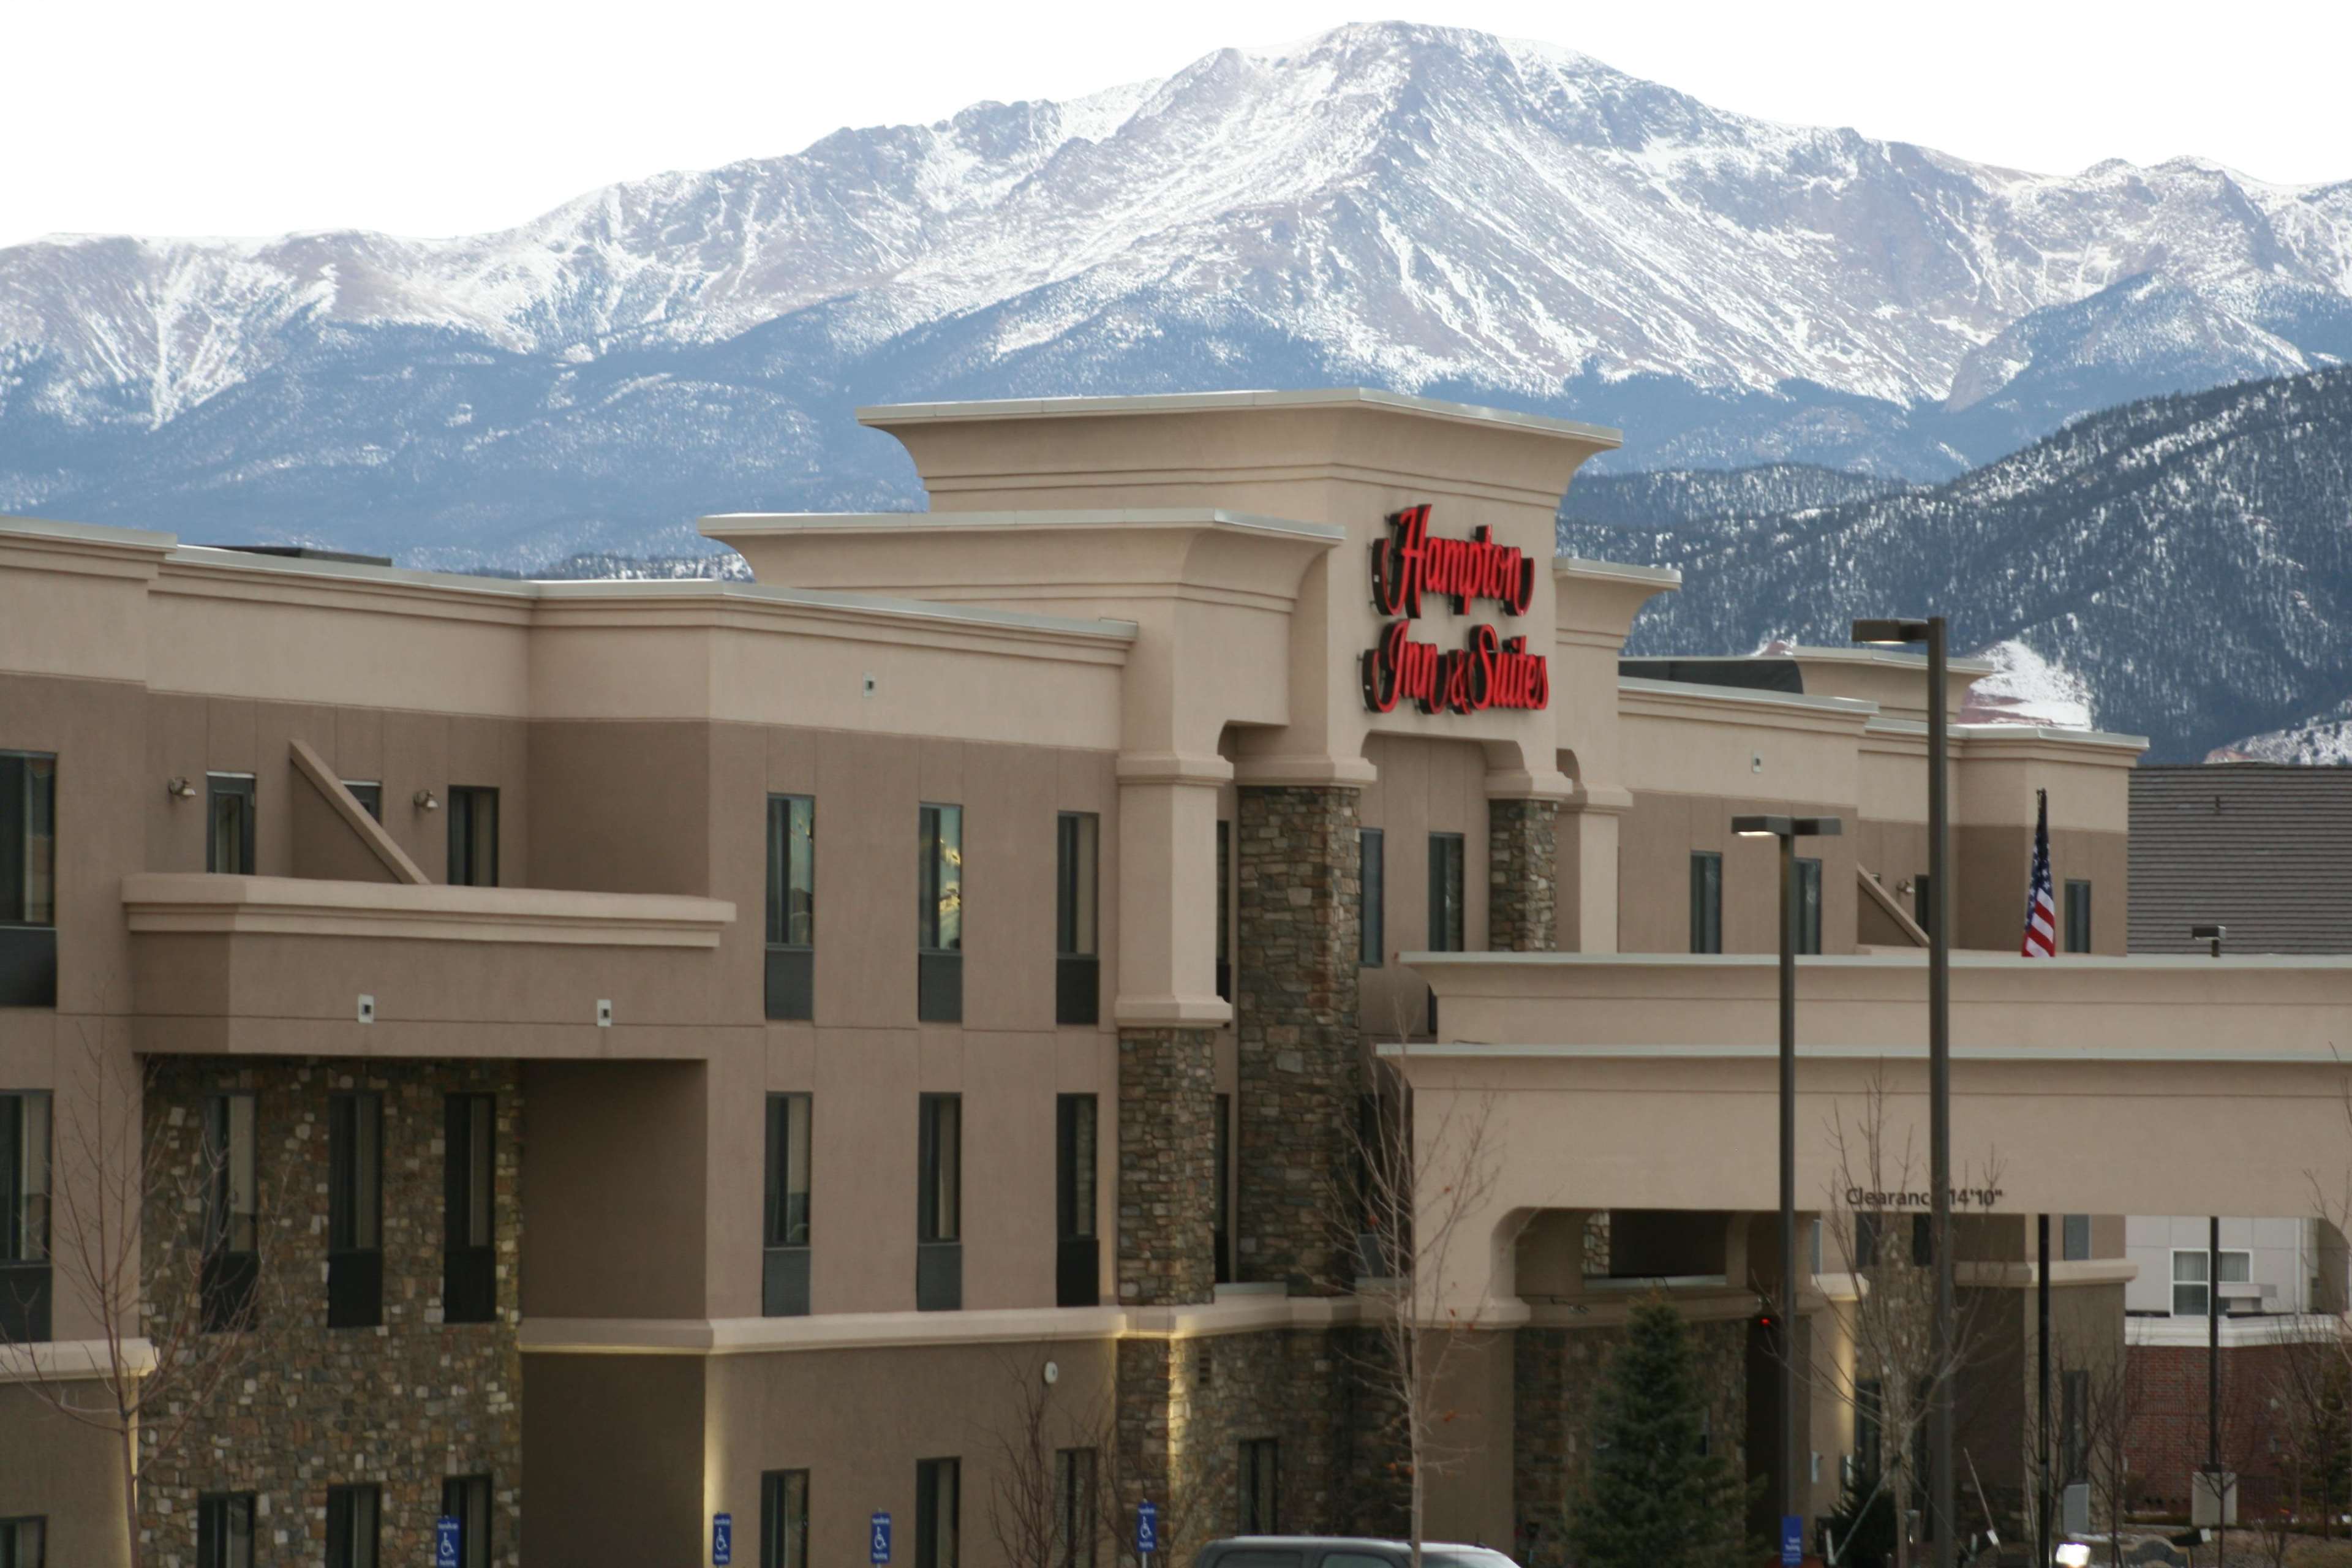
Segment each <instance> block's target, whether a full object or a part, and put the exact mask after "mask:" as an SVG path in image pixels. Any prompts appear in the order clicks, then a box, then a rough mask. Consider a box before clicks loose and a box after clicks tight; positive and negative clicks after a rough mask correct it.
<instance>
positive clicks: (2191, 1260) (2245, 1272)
mask: <svg viewBox="0 0 2352 1568" xmlns="http://www.w3.org/2000/svg"><path fill="white" fill-rule="evenodd" d="M2253 1262H2254V1255H2253V1254H2252V1253H2251V1252H2247V1251H2244V1250H2242V1249H2236V1248H2226V1247H2225V1248H2224V1249H2223V1250H2222V1253H2221V1283H2222V1284H2224V1285H2243V1284H2246V1283H2248V1282H2249V1281H2251V1280H2252V1279H2253ZM2212 1266H2213V1255H2212V1254H2211V1253H2210V1252H2209V1251H2207V1250H2206V1249H2205V1248H2204V1247H2183V1248H2180V1249H2179V1250H2178V1251H2176V1252H2174V1253H2173V1255H2172V1315H2173V1316H2174V1317H2176V1318H2202V1317H2204V1316H2206V1315H2207V1314H2208V1312H2210V1310H2211V1308H2212V1297H2211V1295H2210V1293H2209V1289H2208V1286H2207V1275H2208V1274H2209V1273H2210V1270H2211V1268H2212ZM2221 1312H2222V1315H2223V1316H2224V1317H2227V1316H2228V1315H2229V1308H2228V1307H2227V1306H2226V1305H2225V1306H2223V1308H2222V1309H2221Z"/></svg>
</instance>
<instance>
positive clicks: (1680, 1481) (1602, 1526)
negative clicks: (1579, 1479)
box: [1569, 1300, 1751, 1568]
mask: <svg viewBox="0 0 2352 1568" xmlns="http://www.w3.org/2000/svg"><path fill="white" fill-rule="evenodd" d="M1705 1406H1706V1392H1705V1390H1704V1389H1703V1388H1702V1387H1701V1386H1700V1384H1699V1377H1698V1368H1697V1366H1696V1363H1695V1362H1694V1360H1693V1358H1692V1355H1691V1346H1690V1340H1689V1337H1688V1335H1687V1334H1685V1331H1684V1330H1683V1321H1682V1319H1681V1318H1680V1317H1679V1316H1678V1315H1677V1314H1676V1313H1675V1310H1674V1309H1673V1308H1672V1307H1669V1306H1667V1305H1666V1304H1665V1303H1664V1302H1663V1301H1656V1300H1652V1301H1645V1302H1643V1303H1642V1304H1641V1305H1639V1306H1637V1307H1635V1308H1634V1309H1633V1315H1632V1317H1631V1319H1630V1320H1629V1321H1628V1322H1627V1324H1626V1337H1625V1343H1624V1344H1623V1346H1622V1347H1621V1348H1620V1349H1619V1350H1618V1352H1617V1353H1616V1355H1615V1357H1614V1358H1612V1361H1611V1363H1610V1366H1609V1373H1608V1377H1607V1380H1606V1381H1605V1382H1604V1383H1603V1384H1601V1390H1600V1397H1599V1401H1598V1409H1597V1411H1596V1413H1595V1417H1594V1421H1593V1431H1592V1458H1591V1465H1590V1466H1589V1467H1588V1468H1587V1471H1586V1475H1585V1483H1584V1493H1583V1495H1582V1497H1580V1499H1578V1500H1577V1504H1576V1509H1575V1511H1574V1514H1573V1516H1572V1517H1571V1518H1570V1521H1569V1540H1570V1549H1571V1552H1572V1553H1573V1559H1574V1561H1575V1562H1576V1563H1577V1564H1578V1568H1751V1564H1750V1561H1749V1559H1750V1552H1749V1551H1748V1543H1747V1541H1746V1539H1745V1536H1746V1522H1745V1518H1744V1516H1745V1513H1746V1510H1747V1504H1746V1499H1745V1489H1744V1488H1742V1487H1741V1485H1740V1483H1739V1481H1738V1479H1737V1478H1736V1477H1734V1476H1733V1474H1732V1473H1731V1468H1730V1467H1729V1466H1728V1465H1727V1464H1725V1463H1724V1461H1723V1458H1722V1456H1720V1455H1717V1454H1709V1453H1706V1451H1705V1449H1704V1446H1703V1440H1704V1434H1705V1428H1704V1426H1703V1425H1702V1417H1701V1415H1700V1412H1701V1411H1702V1410H1703V1409H1704V1408H1705Z"/></svg>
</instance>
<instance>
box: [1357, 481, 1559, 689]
mask: <svg viewBox="0 0 2352 1568" xmlns="http://www.w3.org/2000/svg"><path fill="white" fill-rule="evenodd" d="M1535 593H1536V563H1534V562H1533V561H1531V560H1529V559H1528V553H1527V552H1526V551H1524V550H1521V549H1519V548H1518V547H1517V545H1511V544H1497V543H1496V542H1494V540H1493V538H1492V537H1491V536H1490V535H1489V532H1488V531H1487V530H1486V528H1484V527H1480V528H1476V529H1473V530H1472V531H1471V534H1470V537H1469V538H1467V539H1442V538H1438V537H1435V536H1433V535H1432V534H1431V533H1430V531H1429V507H1428V505H1427V503H1425V502H1424V503H1423V504H1422V505H1420V506H1409V507H1407V508H1405V509H1404V510H1402V511H1398V512H1391V514H1390V515H1389V518H1388V536H1387V537H1386V538H1385V539H1381V540H1379V541H1377V542H1374V544H1373V545H1372V607H1373V608H1374V609H1376V610H1378V611H1380V613H1381V614H1382V615H1384V616H1397V617H1399V618H1398V619H1395V620H1392V621H1391V622H1390V623H1389V624H1388V625H1387V626H1383V627H1382V628H1381V635H1380V640H1379V641H1378V642H1376V643H1374V644H1373V645H1372V646H1371V647H1370V648H1369V649H1368V650H1366V652H1365V654H1364V656H1363V687H1364V706H1365V707H1366V708H1367V709H1369V710H1371V711H1372V712H1374V713H1392V712H1394V711H1395V710H1396V707H1397V704H1398V703H1400V702H1412V704H1414V705H1415V706H1416V707H1418V708H1419V709H1420V710H1422V711H1423V713H1476V712H1480V711H1482V710H1486V709H1488V708H1517V709H1542V708H1548V707H1549V706H1550V705H1551V661H1550V660H1549V659H1548V658H1545V657H1544V656H1543V655H1542V654H1539V653H1529V652H1528V639H1527V638H1526V637H1504V636H1503V635H1501V634H1500V633H1499V632H1497V631H1496V629H1495V628H1494V627H1493V626H1487V625H1483V624H1482V625H1478V626H1472V627H1471V628H1470V630H1469V633H1468V634H1467V636H1465V637H1464V639H1463V643H1462V646H1461V647H1450V648H1449V647H1438V645H1437V644H1435V643H1433V642H1423V641H1420V640H1419V639H1417V638H1415V637H1413V636H1412V630H1413V626H1412V623H1413V622H1414V621H1416V620H1418V619H1420V618H1421V612H1422V600H1423V595H1427V596H1429V597H1431V598H1441V599H1444V600H1447V601H1449V602H1450V604H1451V605H1452V608H1453V611H1454V614H1455V615H1457V616H1459V615H1465V614H1467V613H1468V612H1469V608H1470V605H1471V604H1472V602H1473V601H1475V600H1488V601H1491V602H1493V603H1494V604H1495V605H1498V606H1499V607H1500V608H1501V609H1502V611H1503V613H1504V614H1505V615H1507V616H1523V615H1525V614H1527V612H1528V606H1529V605H1532V604H1534V603H1535Z"/></svg>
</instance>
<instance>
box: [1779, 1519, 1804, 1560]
mask: <svg viewBox="0 0 2352 1568" xmlns="http://www.w3.org/2000/svg"><path fill="white" fill-rule="evenodd" d="M1804 1561H1805V1521H1803V1520H1801V1519H1799V1518H1798V1517H1797V1516H1796V1515H1795V1514H1793V1513H1784V1514H1782V1515H1781V1516H1780V1568H1799V1565H1800V1564H1801V1563H1803V1562H1804Z"/></svg>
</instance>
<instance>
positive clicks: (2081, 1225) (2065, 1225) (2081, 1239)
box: [2059, 1214, 2091, 1263]
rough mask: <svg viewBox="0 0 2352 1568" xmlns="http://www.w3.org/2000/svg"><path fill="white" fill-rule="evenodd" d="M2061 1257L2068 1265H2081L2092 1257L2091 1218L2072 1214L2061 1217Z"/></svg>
mask: <svg viewBox="0 0 2352 1568" xmlns="http://www.w3.org/2000/svg"><path fill="white" fill-rule="evenodd" d="M2059 1231H2060V1241H2059V1256H2060V1257H2061V1258H2063V1259H2064V1260H2065V1261H2066V1262H2068V1263H2080V1262H2082V1261H2083V1260H2084V1259H2085V1258H2089V1257H2090V1256H2091V1216H2090V1215H2086V1214H2070V1215H2061V1216H2059Z"/></svg>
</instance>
